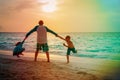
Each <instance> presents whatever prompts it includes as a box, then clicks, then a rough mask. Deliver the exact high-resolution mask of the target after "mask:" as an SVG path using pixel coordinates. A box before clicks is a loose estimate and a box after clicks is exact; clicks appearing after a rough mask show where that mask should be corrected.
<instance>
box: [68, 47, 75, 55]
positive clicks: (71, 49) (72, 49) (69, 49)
mask: <svg viewBox="0 0 120 80" xmlns="http://www.w3.org/2000/svg"><path fill="white" fill-rule="evenodd" d="M71 51H72V52H73V53H77V50H75V48H68V49H67V55H70V52H71Z"/></svg>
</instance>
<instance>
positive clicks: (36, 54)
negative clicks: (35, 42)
mask: <svg viewBox="0 0 120 80" xmlns="http://www.w3.org/2000/svg"><path fill="white" fill-rule="evenodd" d="M38 52H39V50H38V49H36V52H35V58H34V61H37V56H38Z"/></svg>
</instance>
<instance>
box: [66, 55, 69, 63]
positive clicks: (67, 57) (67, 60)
mask: <svg viewBox="0 0 120 80" xmlns="http://www.w3.org/2000/svg"><path fill="white" fill-rule="evenodd" d="M66 57H67V63H69V55H67V56H66Z"/></svg>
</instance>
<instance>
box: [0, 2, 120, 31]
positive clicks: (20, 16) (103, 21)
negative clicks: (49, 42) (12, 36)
mask: <svg viewBox="0 0 120 80" xmlns="http://www.w3.org/2000/svg"><path fill="white" fill-rule="evenodd" d="M119 4H120V0H0V32H28V31H29V30H31V29H32V28H34V26H36V25H37V24H38V21H39V20H43V21H44V23H45V24H44V25H46V26H47V27H48V28H50V29H52V30H53V31H55V32H120V28H119V27H120V5H119Z"/></svg>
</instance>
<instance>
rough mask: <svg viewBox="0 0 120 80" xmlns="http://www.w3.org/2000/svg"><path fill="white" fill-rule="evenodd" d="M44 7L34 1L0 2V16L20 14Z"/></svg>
mask: <svg viewBox="0 0 120 80" xmlns="http://www.w3.org/2000/svg"><path fill="white" fill-rule="evenodd" d="M42 5H44V4H43V3H38V2H37V1H36V0H0V6H1V7H0V16H3V15H11V14H14V13H16V12H17V13H18V12H19V13H20V12H22V11H24V10H34V9H36V8H38V7H41V6H42Z"/></svg>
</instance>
